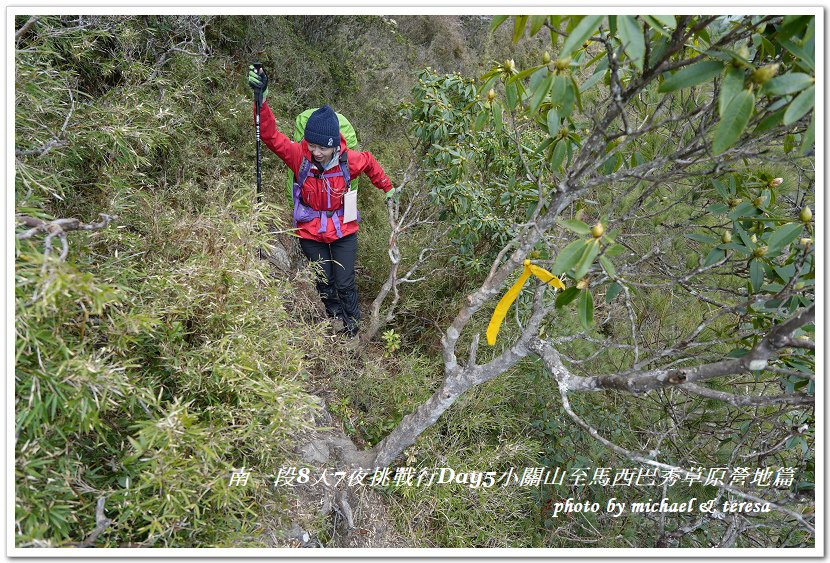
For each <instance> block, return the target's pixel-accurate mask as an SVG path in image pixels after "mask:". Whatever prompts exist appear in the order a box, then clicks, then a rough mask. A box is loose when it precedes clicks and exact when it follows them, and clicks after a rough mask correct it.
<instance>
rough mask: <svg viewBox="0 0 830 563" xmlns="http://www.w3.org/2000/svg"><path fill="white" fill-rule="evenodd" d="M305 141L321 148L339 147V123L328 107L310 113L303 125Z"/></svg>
mask: <svg viewBox="0 0 830 563" xmlns="http://www.w3.org/2000/svg"><path fill="white" fill-rule="evenodd" d="M305 140H306V141H308V142H309V143H314V144H315V145H320V146H321V147H333V148H337V147H339V146H340V122H339V121H338V120H337V114H336V113H334V110H333V109H331V107H329V106H328V105H325V106H323V107H321V108H320V109H318V110H316V111H315V112H314V113H312V114H311V115H310V116H309V118H308V123H306V125H305Z"/></svg>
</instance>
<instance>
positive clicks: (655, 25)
mask: <svg viewBox="0 0 830 563" xmlns="http://www.w3.org/2000/svg"><path fill="white" fill-rule="evenodd" d="M640 17H641V18H643V20H645V22H646V23H647V24H648V26H649V27H650V28H651V29H653V30H654V31H656V32H657V33H659V34H660V35H662V36H663V37H671V33H669V32H668V31H666V30H665V29H664V26H663V24H661V23H660V20H658V19H657V18H656V17H654V16H640ZM670 17H672V16H670ZM672 19H674V17H672Z"/></svg>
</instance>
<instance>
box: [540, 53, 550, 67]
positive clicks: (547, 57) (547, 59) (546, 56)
mask: <svg viewBox="0 0 830 563" xmlns="http://www.w3.org/2000/svg"><path fill="white" fill-rule="evenodd" d="M542 62H543V63H544V64H548V63H549V62H550V53H548V52H547V51H545V54H544V55H542Z"/></svg>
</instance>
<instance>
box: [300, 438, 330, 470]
mask: <svg viewBox="0 0 830 563" xmlns="http://www.w3.org/2000/svg"><path fill="white" fill-rule="evenodd" d="M300 456H301V457H302V459H303V461H304V462H306V463H311V464H315V465H325V464H326V463H328V461H329V448H328V446H327V445H326V442H325V441H323V440H311V441H309V442H307V443H305V444H303V445H301V446H300Z"/></svg>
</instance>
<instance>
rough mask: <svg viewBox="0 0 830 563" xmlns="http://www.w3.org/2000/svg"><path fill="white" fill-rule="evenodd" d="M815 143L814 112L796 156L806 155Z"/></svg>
mask: <svg viewBox="0 0 830 563" xmlns="http://www.w3.org/2000/svg"><path fill="white" fill-rule="evenodd" d="M815 143H816V112H813V118H812V119H811V120H810V126H809V127H807V130H806V131H805V132H804V138H803V139H802V140H801V148H799V149H798V154H800V155H801V156H804V155H806V154H807V153H808V152H810V150H811V149H813V148H814V145H815Z"/></svg>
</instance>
